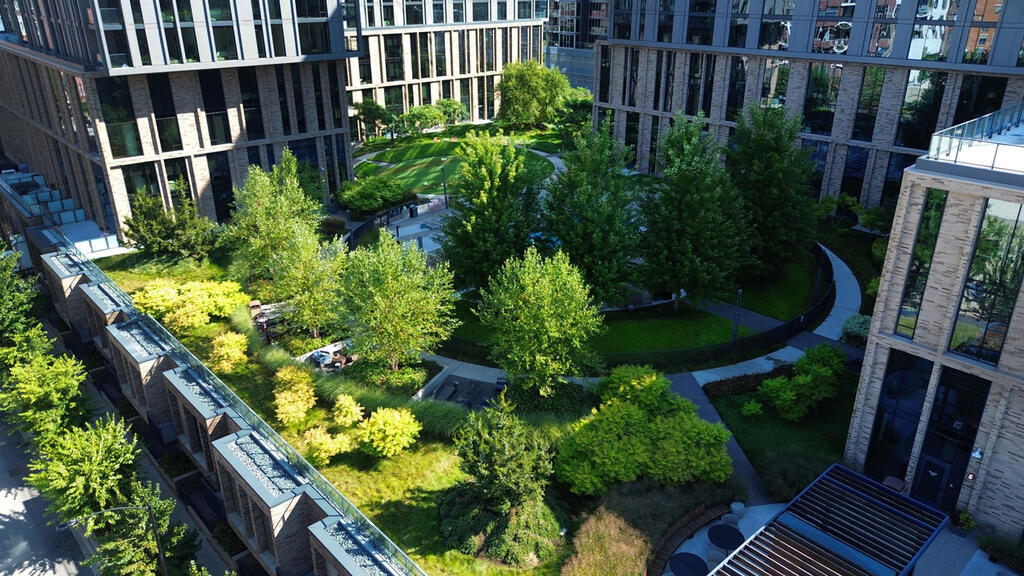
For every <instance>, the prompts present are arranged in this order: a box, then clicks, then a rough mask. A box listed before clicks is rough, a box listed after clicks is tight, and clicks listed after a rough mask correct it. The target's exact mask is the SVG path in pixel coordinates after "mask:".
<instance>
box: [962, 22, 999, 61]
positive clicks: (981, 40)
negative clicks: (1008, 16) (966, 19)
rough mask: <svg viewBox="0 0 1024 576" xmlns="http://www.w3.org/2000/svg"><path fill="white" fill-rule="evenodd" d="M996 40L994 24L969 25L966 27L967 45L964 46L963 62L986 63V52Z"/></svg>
mask: <svg viewBox="0 0 1024 576" xmlns="http://www.w3.org/2000/svg"><path fill="white" fill-rule="evenodd" d="M995 42H996V27H995V26H971V27H969V28H968V29H967V45H966V46H965V47H964V62H967V63H970V64H987V63H988V53H989V51H990V50H991V49H992V45H993V44H995Z"/></svg>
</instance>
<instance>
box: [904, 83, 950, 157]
mask: <svg viewBox="0 0 1024 576" xmlns="http://www.w3.org/2000/svg"><path fill="white" fill-rule="evenodd" d="M945 89H946V73H945V72H935V71H932V70H911V71H910V76H909V78H908V80H907V91H906V93H905V94H904V96H903V111H902V113H901V114H900V123H899V125H898V126H897V127H896V145H897V146H906V147H907V148H918V149H921V150H927V149H928V143H929V142H930V141H931V137H932V133H933V132H935V125H936V123H937V122H938V120H939V107H940V106H941V105H942V93H943V92H944V91H945Z"/></svg>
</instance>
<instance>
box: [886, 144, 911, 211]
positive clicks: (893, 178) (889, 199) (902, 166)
mask: <svg viewBox="0 0 1024 576" xmlns="http://www.w3.org/2000/svg"><path fill="white" fill-rule="evenodd" d="M916 161H917V156H915V155H913V154H899V153H897V152H893V153H891V154H889V166H888V168H887V169H886V171H885V182H884V183H883V184H882V204H883V205H885V204H887V203H892V205H894V206H895V205H896V201H897V199H899V195H900V186H901V185H902V184H903V171H904V170H906V169H907V166H912V165H913V164H914V162H916Z"/></svg>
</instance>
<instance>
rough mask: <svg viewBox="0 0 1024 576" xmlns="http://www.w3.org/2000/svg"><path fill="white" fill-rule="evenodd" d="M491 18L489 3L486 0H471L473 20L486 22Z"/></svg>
mask: <svg viewBox="0 0 1024 576" xmlns="http://www.w3.org/2000/svg"><path fill="white" fill-rule="evenodd" d="M490 19H491V3H490V2H489V1H488V0H483V1H481V0H473V22H487V21H488V20H490Z"/></svg>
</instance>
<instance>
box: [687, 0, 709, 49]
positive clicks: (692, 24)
mask: <svg viewBox="0 0 1024 576" xmlns="http://www.w3.org/2000/svg"><path fill="white" fill-rule="evenodd" d="M714 31H715V2H714V0H690V16H689V20H688V21H687V25H686V42H687V43H689V44H698V45H701V46H710V45H711V41H712V39H713V37H714Z"/></svg>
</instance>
